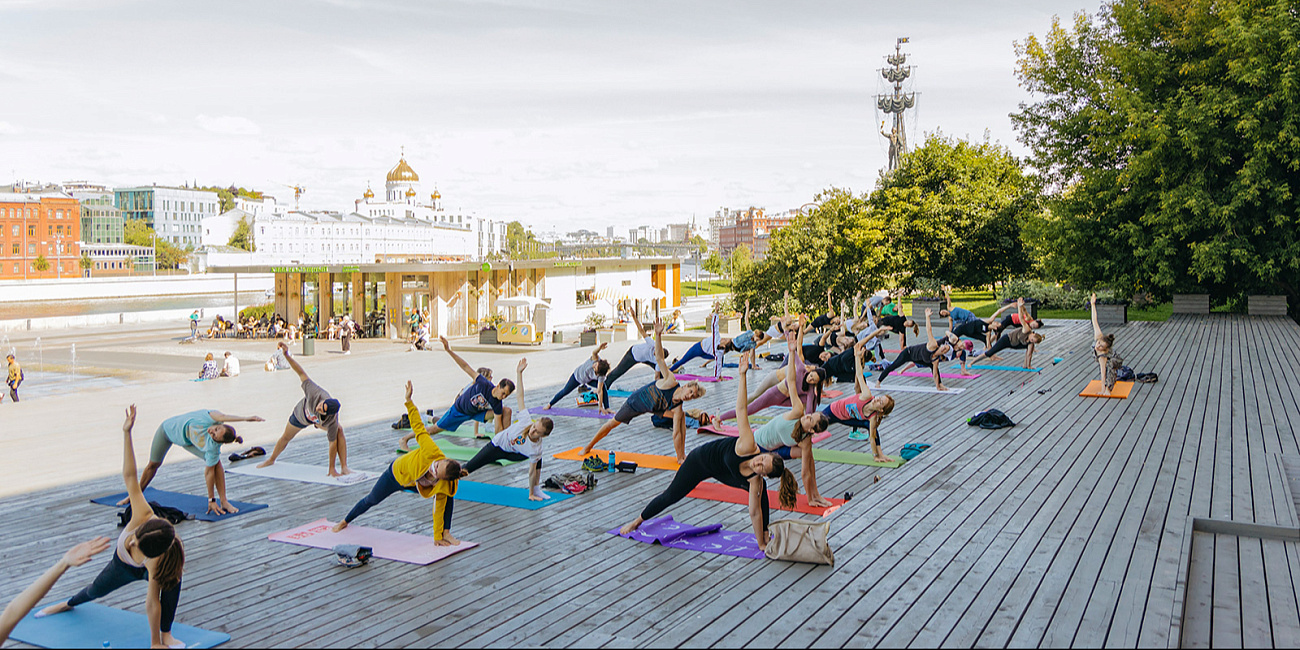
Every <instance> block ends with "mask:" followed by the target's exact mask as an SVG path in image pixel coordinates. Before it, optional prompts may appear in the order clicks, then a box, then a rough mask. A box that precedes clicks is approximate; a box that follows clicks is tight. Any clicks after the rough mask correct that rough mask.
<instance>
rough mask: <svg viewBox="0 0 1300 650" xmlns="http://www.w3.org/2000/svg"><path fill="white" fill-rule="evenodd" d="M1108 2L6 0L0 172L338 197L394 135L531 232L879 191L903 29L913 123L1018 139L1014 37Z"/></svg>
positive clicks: (389, 154) (382, 157) (476, 204)
mask: <svg viewBox="0 0 1300 650" xmlns="http://www.w3.org/2000/svg"><path fill="white" fill-rule="evenodd" d="M1098 4H1099V2H1098V0H1035V1H1023V2H1020V1H1017V2H1012V1H1007V0H1003V1H997V2H990V1H984V2H961V1H953V2H936V1H926V2H915V1H914V2H905V3H892V2H891V3H887V2H876V1H870V2H868V1H864V0H847V1H842V2H841V1H819V2H813V3H802V2H789V1H788V0H786V1H773V2H723V1H715V0H710V1H709V2H654V1H649V2H619V1H615V0H590V1H588V0H573V1H570V0H536V1H533V0H497V1H485V2H446V1H444V2H438V3H433V2H415V1H412V2H398V1H395V0H333V1H328V2H305V1H289V2H281V1H276V2H214V3H198V2H175V1H174V0H173V1H138V2H137V1H93V2H92V1H75V0H0V179H3V180H4V181H5V182H8V181H10V180H12V179H26V180H43V181H64V180H73V179H84V180H90V181H93V182H101V183H105V184H109V185H130V184H148V183H159V184H181V183H183V182H187V181H192V180H195V179H197V180H198V181H199V182H200V183H203V184H220V185H229V184H231V183H235V184H239V185H243V186H247V187H254V188H256V189H260V190H264V191H272V192H273V193H275V194H277V195H279V196H280V197H281V198H282V200H286V201H288V202H290V203H291V202H292V191H291V190H285V189H284V188H282V187H279V186H277V185H276V183H287V184H295V183H299V184H302V185H303V186H305V187H306V188H307V193H306V194H305V195H304V196H303V199H302V204H303V207H304V208H310V209H331V210H347V209H350V208H351V207H352V201H353V200H354V199H356V198H359V197H360V194H361V192H363V191H364V190H365V187H366V183H367V182H369V183H371V185H372V187H374V188H375V190H376V191H377V192H380V193H381V196H382V187H383V183H384V174H385V173H386V172H387V170H388V169H389V168H391V167H392V166H393V165H394V164H395V163H396V162H397V159H398V155H399V151H400V148H401V147H402V146H405V147H406V157H407V161H408V162H409V163H410V164H411V166H412V167H413V168H414V169H415V170H416V171H417V172H418V173H419V174H420V177H421V182H422V189H423V190H424V194H425V195H426V196H427V193H428V192H430V191H432V189H433V186H434V184H435V183H436V185H437V188H438V190H439V191H441V193H442V195H443V197H444V202H445V204H446V206H447V207H448V208H453V209H456V208H459V209H462V210H465V211H469V212H474V213H476V214H478V215H479V216H482V217H488V218H499V219H519V220H521V221H523V222H524V223H525V224H528V225H530V226H531V227H533V228H534V229H535V230H538V231H539V232H541V231H548V230H552V229H555V230H559V231H561V232H563V231H569V230H575V229H577V228H579V227H585V228H588V229H599V230H600V231H602V232H603V231H604V228H605V226H609V225H616V226H619V230H620V231H621V232H622V231H625V230H626V226H631V225H638V224H651V225H664V224H667V223H670V222H679V221H684V220H689V219H690V217H691V215H696V217H697V219H698V220H699V222H700V223H702V224H706V223H707V218H708V216H709V215H711V214H712V213H713V212H714V211H715V210H717V209H718V207H720V206H729V207H745V206H749V205H756V206H763V207H766V208H768V209H769V210H783V209H788V208H795V207H798V206H800V205H802V204H803V203H806V202H808V201H809V200H811V199H812V197H813V196H814V195H815V194H816V193H817V192H818V191H819V190H821V189H823V188H826V187H829V186H838V187H848V188H851V189H853V190H854V191H859V192H861V191H867V190H870V189H871V187H872V185H873V184H874V182H875V179H876V177H877V174H878V172H879V170H880V168H881V167H882V166H883V165H884V164H885V158H886V146H885V141H884V139H883V138H881V137H880V135H879V127H880V120H881V119H883V116H882V115H880V114H879V113H878V112H877V111H876V109H875V101H874V99H873V96H874V95H875V94H877V93H878V92H882V91H883V89H884V85H883V81H881V80H880V75H879V73H878V72H877V70H878V69H879V68H880V67H881V66H882V65H883V57H884V56H885V55H886V54H889V53H892V52H893V49H894V42H895V40H896V38H897V37H899V36H909V37H911V43H909V44H907V45H905V46H904V51H905V52H908V53H910V54H911V59H910V61H909V63H914V64H915V65H916V66H917V67H916V69H915V71H914V78H913V81H914V90H916V91H917V92H918V93H919V96H918V100H917V109H916V112H915V116H916V117H915V125H916V127H917V128H918V129H919V130H920V131H922V132H931V131H934V130H936V129H941V130H942V131H943V132H944V133H946V134H951V135H956V136H969V137H971V138H976V139H979V138H983V137H984V134H985V131H986V130H987V131H988V134H989V136H990V137H991V138H992V139H993V140H996V141H1000V142H1002V143H1004V144H1007V145H1009V146H1011V147H1012V149H1013V150H1014V151H1016V152H1018V153H1019V152H1022V151H1023V150H1022V148H1021V147H1020V146H1019V144H1018V143H1016V142H1015V134H1014V132H1013V131H1012V129H1011V125H1010V120H1009V119H1008V117H1007V114H1008V113H1010V112H1012V111H1014V110H1016V107H1017V104H1018V103H1019V102H1021V101H1023V100H1024V99H1026V97H1027V95H1026V93H1024V92H1023V91H1022V90H1021V89H1020V88H1019V87H1018V86H1017V83H1016V79H1015V75H1014V65H1015V54H1014V49H1013V41H1016V40H1020V39H1023V38H1024V37H1025V36H1026V35H1028V34H1030V33H1035V34H1040V35H1041V34H1043V33H1045V32H1046V31H1047V29H1048V27H1049V26H1050V24H1051V19H1052V16H1053V15H1059V16H1061V17H1063V18H1064V17H1068V16H1070V15H1072V14H1074V13H1075V12H1077V11H1080V10H1087V11H1089V12H1093V11H1095V10H1096V9H1097V6H1098ZM911 138H912V142H913V143H917V142H919V141H920V140H921V136H920V135H919V134H911Z"/></svg>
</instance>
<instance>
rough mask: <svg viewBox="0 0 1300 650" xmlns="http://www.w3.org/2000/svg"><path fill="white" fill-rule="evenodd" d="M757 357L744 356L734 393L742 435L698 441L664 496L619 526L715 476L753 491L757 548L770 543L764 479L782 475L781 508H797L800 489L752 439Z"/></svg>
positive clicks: (648, 515)
mask: <svg viewBox="0 0 1300 650" xmlns="http://www.w3.org/2000/svg"><path fill="white" fill-rule="evenodd" d="M752 355H753V352H752V351H747V352H745V353H744V354H742V355H741V357H740V369H739V370H740V372H738V373H737V375H738V377H737V379H738V380H739V381H740V385H739V387H738V391H737V392H736V426H737V428H739V429H740V435H739V436H738V437H736V438H723V439H721V440H714V441H713V442H710V443H707V444H703V445H700V446H699V447H696V448H695V449H692V450H691V454H690V455H689V456H687V457H686V462H684V463H682V466H681V467H679V468H677V474H675V475H674V476H673V482H672V483H671V484H670V485H669V486H668V489H667V490H664V492H663V494H660V495H659V496H657V497H655V498H654V500H653V501H651V502H650V504H649V505H647V506H646V507H645V509H644V510H642V511H641V516H639V517H637V518H636V519H634V520H633V521H632V522H630V523H628V524H626V525H625V526H623V528H621V529H620V530H619V533H620V534H622V535H627V534H629V533H631V532H632V531H634V530H636V529H637V528H640V527H641V524H643V523H645V521H646V520H647V519H653V518H654V517H656V516H658V515H659V514H660V513H662V512H663V511H664V510H667V509H668V507H669V506H671V505H673V504H674V503H677V502H678V501H681V500H682V499H685V498H686V495H687V494H690V492H691V490H694V489H695V487H696V486H698V485H699V484H700V483H703V482H704V481H706V480H708V479H714V480H715V481H718V482H719V483H722V484H723V485H729V486H731V487H734V488H740V489H742V490H749V519H750V521H751V522H752V523H753V525H754V537H755V539H757V540H758V547H759V548H766V547H767V540H768V537H767V524H768V516H769V514H768V509H769V506H768V501H767V483H766V482H765V481H764V478H778V477H779V478H780V479H781V488H780V490H779V491H778V493H777V496H778V498H779V499H780V501H781V506H782V507H784V508H787V509H790V508H794V506H795V499H796V497H797V496H798V493H799V487H798V484H797V483H796V482H795V480H794V474H791V473H790V471H789V470H787V469H786V468H785V461H783V460H781V457H780V456H778V455H777V454H773V453H766V454H765V453H759V451H760V450H759V448H758V443H756V442H754V430H753V429H751V428H749V414H748V413H746V412H745V395H746V391H745V373H746V372H747V371H748V370H749V360H750V357H751V356H752Z"/></svg>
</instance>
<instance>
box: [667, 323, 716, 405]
mask: <svg viewBox="0 0 1300 650" xmlns="http://www.w3.org/2000/svg"><path fill="white" fill-rule="evenodd" d="M715 325H716V322H715ZM655 367H656V368H658V369H659V376H660V377H661V381H670V382H671V383H669V384H668V385H666V386H660V388H672V387H673V386H676V385H677V375H675V374H673V368H672V366H670V365H668V362H667V361H665V360H664V324H663V321H661V320H659V319H658V318H656V319H655Z"/></svg>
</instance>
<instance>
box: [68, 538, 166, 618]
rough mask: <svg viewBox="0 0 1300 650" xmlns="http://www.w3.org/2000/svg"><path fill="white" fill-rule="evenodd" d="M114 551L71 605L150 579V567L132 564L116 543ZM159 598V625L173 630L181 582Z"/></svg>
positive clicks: (164, 591)
mask: <svg viewBox="0 0 1300 650" xmlns="http://www.w3.org/2000/svg"><path fill="white" fill-rule="evenodd" d="M112 553H113V559H111V560H109V561H108V566H106V567H104V570H103V571H100V572H99V575H98V576H96V577H95V581H94V582H92V583H90V586H88V587H86V588H85V589H82V590H81V591H79V592H77V595H75V596H73V597H72V598H69V599H68V605H69V606H70V607H76V606H77V605H83V604H85V603H88V602H90V601H92V600H99V599H100V598H103V597H104V596H107V595H109V594H111V593H113V592H114V591H117V590H118V589H120V588H122V587H125V586H126V585H129V584H131V583H132V582H139V581H142V580H143V581H148V580H149V570H148V569H145V568H144V567H134V566H131V565H129V564H127V563H126V562H123V561H122V558H120V557H118V556H117V545H116V544H115V545H113V547H112ZM159 600H160V601H161V602H162V624H161V625H159V626H158V627H159V629H160V630H161V631H163V632H171V631H172V621H174V620H176V607H177V606H179V605H180V602H181V583H180V582H177V583H176V586H175V587H172V588H171V589H165V590H163V592H162V594H160V596H159Z"/></svg>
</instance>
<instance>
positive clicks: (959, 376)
mask: <svg viewBox="0 0 1300 650" xmlns="http://www.w3.org/2000/svg"><path fill="white" fill-rule="evenodd" d="M868 374H870V373H868ZM890 375H891V376H892V375H898V376H899V377H921V378H923V379H929V378H931V377H933V376H934V375H933V374H931V373H928V372H893V373H890ZM978 376H979V373H974V372H972V373H971V374H969V375H963V374H961V373H957V374H952V373H947V372H941V373H939V378H940V379H974V378H976V377H978Z"/></svg>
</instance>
